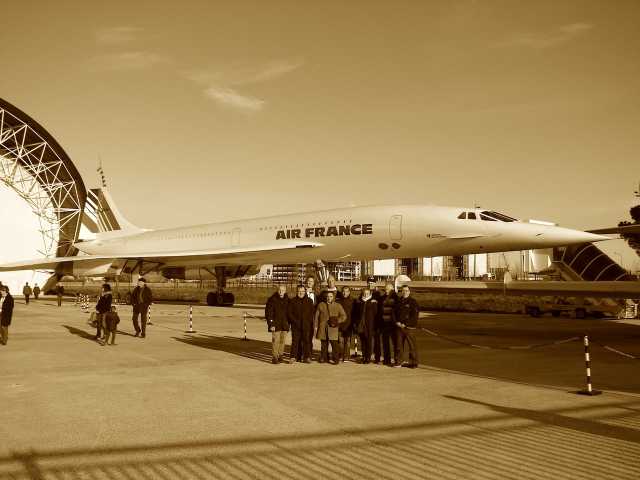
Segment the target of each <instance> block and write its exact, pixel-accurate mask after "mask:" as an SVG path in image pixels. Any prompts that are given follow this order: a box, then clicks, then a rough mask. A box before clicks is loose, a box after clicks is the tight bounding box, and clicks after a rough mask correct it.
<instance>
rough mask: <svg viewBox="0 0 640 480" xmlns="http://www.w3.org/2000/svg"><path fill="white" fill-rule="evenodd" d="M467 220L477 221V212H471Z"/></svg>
mask: <svg viewBox="0 0 640 480" xmlns="http://www.w3.org/2000/svg"><path fill="white" fill-rule="evenodd" d="M467 218H468V219H469V220H475V219H476V214H475V212H469V213H467Z"/></svg>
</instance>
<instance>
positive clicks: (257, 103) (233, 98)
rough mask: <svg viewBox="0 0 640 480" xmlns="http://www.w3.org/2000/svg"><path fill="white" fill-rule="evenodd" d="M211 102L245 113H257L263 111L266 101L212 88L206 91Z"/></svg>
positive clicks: (224, 89) (228, 90)
mask: <svg viewBox="0 0 640 480" xmlns="http://www.w3.org/2000/svg"><path fill="white" fill-rule="evenodd" d="M204 93H205V95H206V96H207V97H209V98H210V99H211V100H214V101H215V102H218V103H220V104H222V105H224V106H227V107H233V108H236V109H239V110H243V111H245V112H257V111H259V110H262V107H263V106H264V104H265V101H264V100H261V99H259V98H255V97H250V96H247V95H242V94H240V93H238V92H237V91H235V90H233V89H231V88H225V87H216V86H210V87H208V88H207V89H206V90H205V91H204Z"/></svg>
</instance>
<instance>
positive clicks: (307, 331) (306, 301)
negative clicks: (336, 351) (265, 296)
mask: <svg viewBox="0 0 640 480" xmlns="http://www.w3.org/2000/svg"><path fill="white" fill-rule="evenodd" d="M314 315H315V305H314V304H313V300H311V298H309V296H308V295H307V289H306V288H305V286H304V285H298V293H297V295H296V296H295V298H292V299H290V300H289V305H288V308H287V317H288V320H289V325H291V363H295V362H296V361H298V362H300V361H303V360H304V362H305V363H311V346H312V343H311V342H310V341H309V340H308V339H309V338H310V337H312V336H313V320H314Z"/></svg>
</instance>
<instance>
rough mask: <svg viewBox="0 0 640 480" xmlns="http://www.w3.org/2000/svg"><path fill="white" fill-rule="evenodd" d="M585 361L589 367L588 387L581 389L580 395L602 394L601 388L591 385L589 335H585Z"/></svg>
mask: <svg viewBox="0 0 640 480" xmlns="http://www.w3.org/2000/svg"><path fill="white" fill-rule="evenodd" d="M584 363H585V366H586V368H587V389H586V390H580V391H579V392H576V393H578V394H579V395H589V396H593V395H600V394H601V393H602V392H601V391H600V390H594V389H593V386H592V385H591V357H590V356H589V337H588V336H587V335H585V336H584Z"/></svg>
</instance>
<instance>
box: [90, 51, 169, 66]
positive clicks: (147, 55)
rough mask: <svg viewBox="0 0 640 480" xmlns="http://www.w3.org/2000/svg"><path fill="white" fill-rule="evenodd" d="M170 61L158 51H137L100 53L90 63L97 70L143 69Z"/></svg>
mask: <svg viewBox="0 0 640 480" xmlns="http://www.w3.org/2000/svg"><path fill="white" fill-rule="evenodd" d="M168 61H169V59H168V58H167V57H165V56H163V55H160V54H158V53H153V52H146V51H136V52H121V53H109V54H105V55H98V56H97V57H94V58H93V59H92V60H91V62H90V64H91V67H92V68H94V69H95V70H143V69H146V68H151V67H154V66H156V65H158V64H161V63H166V62H168Z"/></svg>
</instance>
